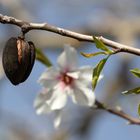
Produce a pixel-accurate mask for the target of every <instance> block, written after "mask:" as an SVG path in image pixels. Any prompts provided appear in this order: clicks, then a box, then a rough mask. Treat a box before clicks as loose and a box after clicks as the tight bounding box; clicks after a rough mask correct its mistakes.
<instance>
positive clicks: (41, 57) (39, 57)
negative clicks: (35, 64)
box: [36, 48, 52, 67]
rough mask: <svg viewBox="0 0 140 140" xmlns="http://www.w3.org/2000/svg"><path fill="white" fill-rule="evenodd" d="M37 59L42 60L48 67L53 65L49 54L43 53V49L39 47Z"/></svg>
mask: <svg viewBox="0 0 140 140" xmlns="http://www.w3.org/2000/svg"><path fill="white" fill-rule="evenodd" d="M36 59H37V60H38V61H40V62H42V63H43V64H44V65H46V66H47V67H50V66H52V64H51V62H50V60H49V59H48V58H47V56H46V55H45V54H44V53H43V51H42V50H41V49H39V48H36Z"/></svg>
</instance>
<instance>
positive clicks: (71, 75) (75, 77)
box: [67, 71, 80, 79]
mask: <svg viewBox="0 0 140 140" xmlns="http://www.w3.org/2000/svg"><path fill="white" fill-rule="evenodd" d="M79 74H80V72H79V71H74V72H67V75H68V76H70V77H72V78H74V79H78V78H79Z"/></svg>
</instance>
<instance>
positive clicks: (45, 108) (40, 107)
mask: <svg viewBox="0 0 140 140" xmlns="http://www.w3.org/2000/svg"><path fill="white" fill-rule="evenodd" d="M51 96H52V90H48V89H44V90H43V91H42V92H41V93H40V94H39V95H37V97H36V99H35V101H34V107H35V109H36V112H37V114H46V113H48V112H50V111H51V110H50V107H49V105H48V104H47V101H48V100H49V99H50V98H51Z"/></svg>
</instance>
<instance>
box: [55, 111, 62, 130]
mask: <svg viewBox="0 0 140 140" xmlns="http://www.w3.org/2000/svg"><path fill="white" fill-rule="evenodd" d="M54 113H55V114H54V115H55V118H54V127H55V128H58V127H59V125H60V123H61V118H62V110H56V111H55V112H54Z"/></svg>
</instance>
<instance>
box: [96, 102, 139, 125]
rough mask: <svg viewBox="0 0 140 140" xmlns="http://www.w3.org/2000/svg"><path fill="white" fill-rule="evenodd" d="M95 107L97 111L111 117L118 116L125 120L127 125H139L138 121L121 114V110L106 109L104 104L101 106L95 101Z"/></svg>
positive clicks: (123, 113)
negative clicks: (111, 115) (103, 111)
mask: <svg viewBox="0 0 140 140" xmlns="http://www.w3.org/2000/svg"><path fill="white" fill-rule="evenodd" d="M96 107H97V109H102V110H105V111H107V112H109V113H111V114H113V115H116V116H119V117H120V118H123V119H125V120H127V121H128V123H129V124H135V125H140V119H137V118H134V117H131V116H129V115H128V114H126V113H125V112H123V111H122V110H121V109H111V108H108V107H106V106H104V104H102V103H101V102H99V101H97V100H96Z"/></svg>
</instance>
